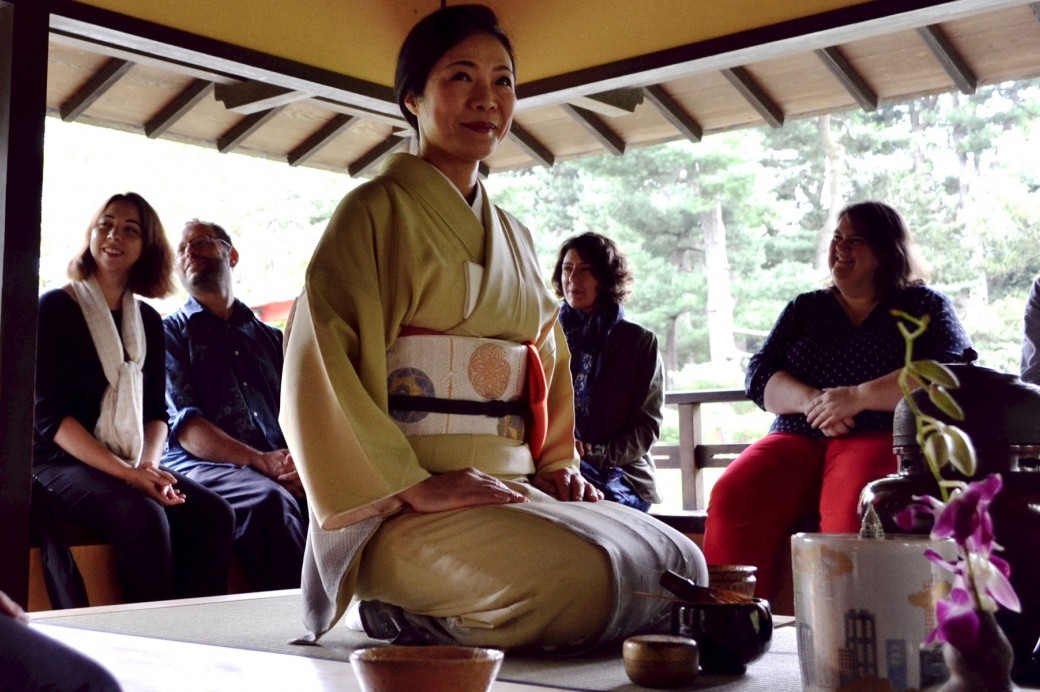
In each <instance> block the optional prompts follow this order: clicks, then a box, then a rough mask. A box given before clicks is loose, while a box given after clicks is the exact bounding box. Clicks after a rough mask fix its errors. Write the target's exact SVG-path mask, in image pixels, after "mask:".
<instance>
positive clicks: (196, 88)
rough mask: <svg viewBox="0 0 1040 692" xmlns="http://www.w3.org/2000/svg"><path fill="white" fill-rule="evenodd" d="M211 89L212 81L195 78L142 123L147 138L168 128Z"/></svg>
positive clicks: (153, 136)
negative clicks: (149, 118)
mask: <svg viewBox="0 0 1040 692" xmlns="http://www.w3.org/2000/svg"><path fill="white" fill-rule="evenodd" d="M212 91H213V82H209V81H206V80H205V79H196V80H194V81H192V83H191V84H189V85H188V86H187V88H185V89H184V90H183V91H181V93H179V94H177V95H176V96H175V97H174V98H173V100H172V101H170V102H169V103H168V104H166V105H165V106H163V109H162V110H161V111H159V112H158V113H156V114H155V115H154V116H152V119H151V120H149V121H148V122H146V123H145V124H144V133H145V135H146V136H147V137H148V138H149V139H155V138H156V137H158V136H159V135H161V134H162V133H164V132H166V131H167V130H168V129H170V128H171V127H172V126H173V124H174V123H176V122H177V121H178V120H180V119H181V118H182V117H184V115H185V114H186V113H187V112H188V111H190V110H191V109H192V108H194V107H195V106H196V104H198V103H199V102H200V101H202V100H203V99H204V98H206V96H208V95H209V94H210V92H212Z"/></svg>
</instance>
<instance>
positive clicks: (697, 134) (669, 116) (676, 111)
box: [643, 84, 704, 142]
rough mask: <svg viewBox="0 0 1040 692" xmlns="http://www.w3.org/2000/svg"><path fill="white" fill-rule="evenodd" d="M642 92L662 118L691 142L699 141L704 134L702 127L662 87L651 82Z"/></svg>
mask: <svg viewBox="0 0 1040 692" xmlns="http://www.w3.org/2000/svg"><path fill="white" fill-rule="evenodd" d="M643 92H644V93H645V94H646V100H647V101H649V102H650V103H652V104H653V106H654V108H656V109H657V111H658V112H659V113H660V114H661V115H662V116H664V119H665V120H667V121H668V122H670V123H671V124H672V127H674V128H675V129H676V130H678V131H679V133H680V134H682V136H683V137H685V138H686V139H688V140H690V141H691V142H699V141H701V137H703V136H704V128H702V127H701V125H700V123H698V122H697V121H696V120H694V119H693V118H692V117H690V114H689V113H687V112H686V111H685V110H683V107H682V106H680V105H679V104H678V103H677V102H676V100H675V99H673V98H672V97H671V96H669V95H668V92H666V91H665V90H664V88H663V87H661V86H659V85H657V84H651V85H650V86H648V87H645V88H644V89H643Z"/></svg>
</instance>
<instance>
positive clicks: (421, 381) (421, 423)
mask: <svg viewBox="0 0 1040 692" xmlns="http://www.w3.org/2000/svg"><path fill="white" fill-rule="evenodd" d="M529 357H530V356H529V353H528V348H527V346H526V345H524V344H518V343H515V342H512V341H502V340H499V339H482V338H477V337H467V336H455V335H450V334H411V335H407V336H405V335H402V336H401V337H400V338H398V339H397V340H396V341H395V342H394V344H393V345H392V346H391V347H390V350H389V351H387V355H386V366H387V390H388V393H389V395H390V398H389V403H390V406H389V408H390V415H391V417H392V418H393V419H394V421H395V422H396V423H397V425H398V427H400V428H401V430H402V431H403V432H404V434H405V435H409V436H419V435H458V434H467V435H498V436H500V437H506V438H509V439H512V440H523V439H524V434H525V417H526V415H525V414H527V413H528V412H529V411H530V403H529V402H528V400H527V397H526V387H527V368H528V360H529Z"/></svg>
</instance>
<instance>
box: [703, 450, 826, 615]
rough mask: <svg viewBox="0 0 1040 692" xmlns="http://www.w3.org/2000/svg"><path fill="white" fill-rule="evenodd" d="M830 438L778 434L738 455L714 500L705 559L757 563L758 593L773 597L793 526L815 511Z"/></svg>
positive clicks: (717, 487)
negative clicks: (827, 439)
mask: <svg viewBox="0 0 1040 692" xmlns="http://www.w3.org/2000/svg"><path fill="white" fill-rule="evenodd" d="M825 448H826V441H824V440H815V439H812V438H809V437H805V436H803V435H794V434H790V433H772V434H770V435H767V436H766V437H764V438H762V439H761V440H758V441H757V442H755V443H754V444H753V445H751V446H750V447H748V448H747V449H745V450H744V451H743V453H741V455H740V456H739V457H737V458H736V460H734V461H733V462H732V463H731V464H730V465H729V466H728V467H727V468H726V471H725V472H724V473H723V474H722V477H721V478H719V480H718V481H717V482H716V483H715V486H714V488H713V489H712V493H711V500H710V502H709V503H708V520H707V523H706V525H705V531H704V557H705V558H706V559H707V561H708V564H709V565H712V564H714V565H754V566H755V567H757V568H758V573H757V579H758V583H757V585H756V587H755V595H756V596H759V597H761V598H768V599H773V598H775V597H776V594H775V593H774V590H775V586H776V576H777V575H776V573H777V567H778V562H779V561H780V559H781V558H782V556H783V551H785V550H790V547H789V545H790V544H789V543H788V540H789V539H788V534H789V531H790V527H791V526H792V525H793V524H794V523H795V522H796V521H797V520H798V519H799V518H801V517H803V516H805V515H806V514H809V513H812V512H815V511H816V509H817V504H818V501H819V494H820V476H821V473H822V467H823V454H824V450H825Z"/></svg>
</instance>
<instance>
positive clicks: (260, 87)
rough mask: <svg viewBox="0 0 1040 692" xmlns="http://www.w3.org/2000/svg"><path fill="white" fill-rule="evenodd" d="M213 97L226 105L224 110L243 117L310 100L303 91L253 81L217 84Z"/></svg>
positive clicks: (308, 95)
mask: <svg viewBox="0 0 1040 692" xmlns="http://www.w3.org/2000/svg"><path fill="white" fill-rule="evenodd" d="M213 95H214V97H216V99H217V100H218V101H220V102H221V103H223V104H224V108H227V109H228V110H229V111H234V112H236V113H241V114H242V115H252V114H253V113H260V112H262V111H267V110H271V109H272V108H277V107H278V106H288V105H289V104H290V103H296V102H297V101H303V100H305V99H308V98H310V94H307V93H304V92H302V91H293V90H292V89H286V88H284V87H280V86H275V85H273V84H267V83H265V82H256V81H252V80H249V81H245V82H234V83H232V84H217V86H216V90H215V91H214V94H213Z"/></svg>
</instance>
